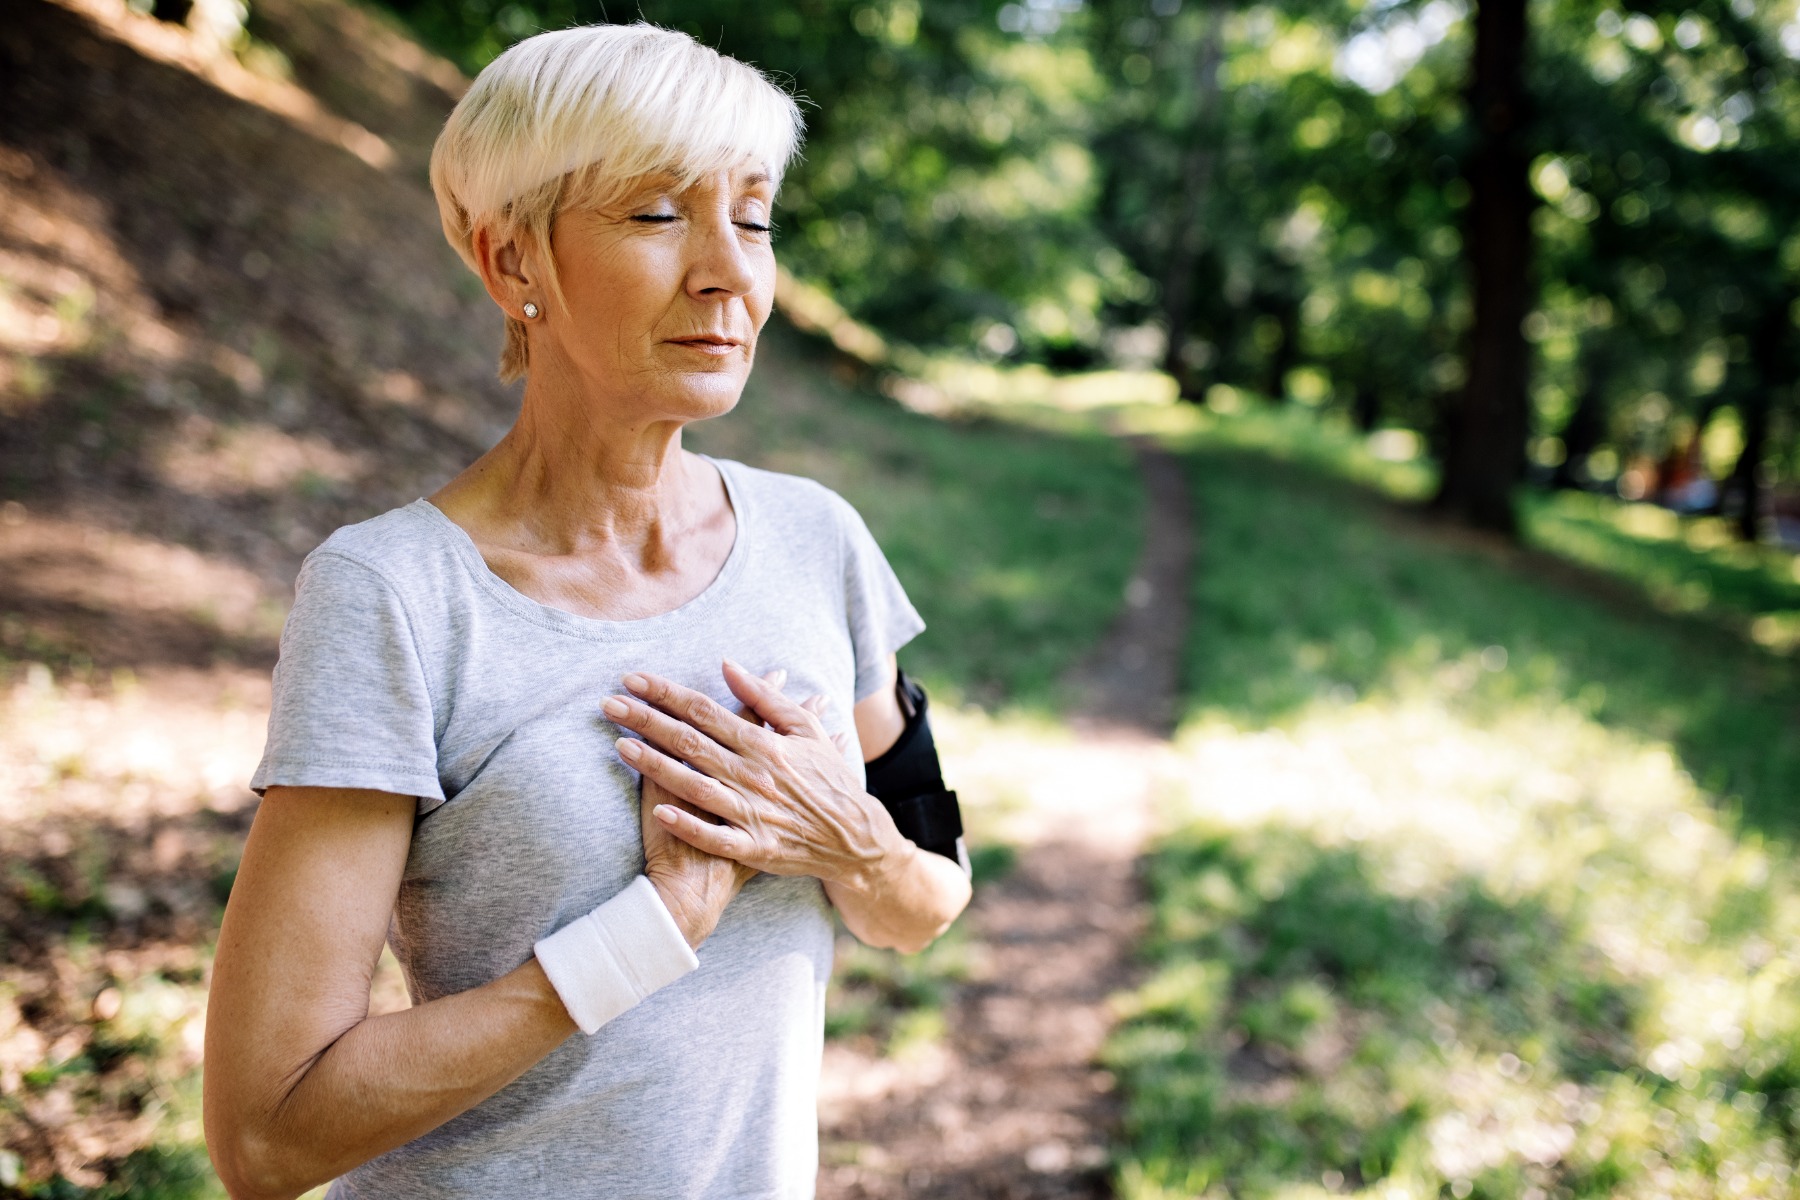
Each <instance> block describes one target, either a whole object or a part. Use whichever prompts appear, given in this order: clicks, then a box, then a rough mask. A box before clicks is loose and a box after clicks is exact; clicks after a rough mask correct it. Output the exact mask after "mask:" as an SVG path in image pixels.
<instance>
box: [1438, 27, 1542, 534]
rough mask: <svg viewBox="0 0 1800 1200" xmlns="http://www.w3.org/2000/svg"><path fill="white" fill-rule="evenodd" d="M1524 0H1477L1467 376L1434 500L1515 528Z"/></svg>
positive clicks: (1524, 377)
mask: <svg viewBox="0 0 1800 1200" xmlns="http://www.w3.org/2000/svg"><path fill="white" fill-rule="evenodd" d="M1525 10H1526V3H1525V0H1479V3H1478V4H1477V6H1476V10H1475V56H1474V64H1473V70H1472V71H1471V72H1470V76H1469V94H1468V113H1469V115H1470V117H1471V119H1472V122H1473V125H1474V136H1475V146H1474V149H1473V151H1472V153H1471V154H1470V155H1469V165H1468V169H1467V172H1466V174H1467V177H1468V180H1469V187H1470V191H1471V193H1472V199H1471V202H1470V204H1469V220H1468V227H1467V230H1466V232H1465V234H1464V242H1463V245H1464V253H1465V254H1466V255H1467V259H1468V267H1469V275H1470V280H1471V284H1472V290H1473V300H1474V317H1475V320H1474V324H1473V325H1472V326H1471V327H1470V330H1469V351H1468V381H1467V383H1465V384H1464V386H1463V391H1462V395H1461V397H1460V398H1459V402H1458V404H1457V406H1456V408H1455V410H1454V412H1453V414H1452V415H1451V418H1450V421H1449V422H1448V426H1449V430H1448V432H1449V447H1448V453H1447V454H1446V456H1445V458H1444V462H1443V477H1442V482H1441V484H1440V486H1439V489H1438V494H1437V498H1436V500H1435V502H1434V503H1435V505H1436V507H1438V508H1440V509H1443V510H1444V511H1446V512H1449V513H1452V514H1454V515H1455V516H1457V517H1460V518H1461V519H1462V520H1464V521H1465V522H1467V523H1468V524H1470V525H1474V526H1476V527H1478V528H1483V529H1492V530H1496V531H1498V532H1501V533H1507V534H1511V533H1513V532H1515V530H1516V527H1517V520H1516V517H1515V515H1514V512H1513V489H1514V488H1515V487H1517V486H1518V484H1519V481H1520V480H1521V479H1522V478H1523V476H1524V473H1525V435H1526V433H1527V431H1528V429H1529V413H1530V401H1529V399H1528V398H1527V388H1528V386H1529V382H1530V378H1529V376H1530V368H1531V354H1530V349H1529V347H1528V346H1527V344H1526V341H1525V332H1524V326H1525V317H1526V314H1527V313H1528V312H1529V311H1530V309H1531V286H1530V272H1531V266H1532V238H1531V209H1532V204H1533V196H1532V192H1531V181H1530V178H1529V175H1528V173H1527V168H1528V166H1529V164H1530V162H1531V151H1530V148H1529V146H1528V144H1527V140H1526V139H1527V127H1528V122H1529V120H1530V112H1529V101H1528V98H1527V95H1526V91H1525V46H1526V18H1525Z"/></svg>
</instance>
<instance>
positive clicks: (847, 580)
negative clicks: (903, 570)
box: [838, 500, 925, 702]
mask: <svg viewBox="0 0 1800 1200" xmlns="http://www.w3.org/2000/svg"><path fill="white" fill-rule="evenodd" d="M838 510H839V522H840V526H841V528H840V529H839V533H838V536H839V539H840V541H841V544H842V546H843V566H844V609H845V613H846V615H847V616H848V618H849V622H850V641H851V645H852V646H854V647H855V650H856V696H855V699H856V700H857V701H858V702H860V701H862V700H864V699H866V698H867V697H869V696H871V695H873V694H874V692H875V689H877V688H879V687H880V686H881V683H882V680H883V679H884V678H885V677H886V664H887V656H888V655H889V654H892V653H893V652H894V651H896V650H898V649H900V647H902V646H904V645H906V643H908V642H910V641H912V640H913V639H914V638H915V637H917V636H918V635H919V634H920V633H921V632H922V631H923V630H924V628H925V621H924V619H923V618H922V617H920V616H919V613H918V610H916V609H915V608H913V606H912V601H910V600H908V599H907V598H906V589H905V588H903V587H901V586H900V580H899V579H898V578H897V577H896V576H895V575H894V569H893V568H892V567H890V566H889V565H888V560H887V556H886V555H884V554H883V553H882V552H881V547H880V546H878V545H876V544H875V537H874V535H873V534H871V533H870V532H869V527H868V526H867V525H865V524H864V523H863V519H862V515H861V514H860V513H858V512H857V511H856V509H854V508H852V507H851V506H850V504H849V503H848V502H847V501H841V500H840V502H839V505H838Z"/></svg>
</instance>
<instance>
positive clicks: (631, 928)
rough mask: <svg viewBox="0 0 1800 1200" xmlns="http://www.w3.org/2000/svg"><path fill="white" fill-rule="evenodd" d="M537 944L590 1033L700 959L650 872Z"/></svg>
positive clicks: (542, 962)
mask: <svg viewBox="0 0 1800 1200" xmlns="http://www.w3.org/2000/svg"><path fill="white" fill-rule="evenodd" d="M535 949H536V951H537V960H538V965H539V966H541V967H543V968H544V974H545V975H548V976H549V977H550V986H551V987H554V988H555V989H556V994H557V995H558V996H560V997H562V1002H563V1007H564V1008H567V1009H568V1010H569V1015H570V1016H571V1017H573V1018H575V1024H577V1025H579V1026H581V1032H583V1033H593V1032H594V1031H595V1030H596V1029H599V1028H600V1027H601V1026H602V1025H604V1024H606V1023H607V1022H608V1021H610V1020H612V1019H613V1018H614V1017H616V1016H618V1015H619V1014H620V1013H622V1012H624V1011H625V1010H626V1009H628V1008H630V1007H631V1006H632V1005H634V1004H636V1003H637V1002H638V1001H639V1000H642V999H643V998H644V997H645V996H648V995H649V994H650V993H651V992H654V991H655V990H656V989H657V988H660V987H664V986H666V985H668V984H671V983H674V982H675V981H676V980H677V979H680V978H681V977H682V976H683V975H686V974H687V973H688V972H689V971H692V970H693V969H694V968H696V967H698V966H699V965H700V960H699V959H698V958H696V957H695V956H694V952H693V950H692V949H691V948H689V946H688V944H687V939H686V938H685V937H683V936H682V935H681V928H680V926H678V925H676V924H675V918H674V917H672V916H670V915H669V910H668V908H667V907H665V906H664V904H663V902H662V897H661V896H660V895H658V894H657V891H656V885H655V884H653V883H651V882H650V880H649V878H648V877H646V876H643V875H639V876H638V877H637V878H636V879H634V880H632V881H631V882H630V883H629V884H628V885H626V888H625V890H624V891H622V892H620V893H619V894H618V895H616V896H614V897H613V898H612V899H611V900H608V901H607V902H606V903H605V904H602V905H601V906H600V907H599V908H596V909H595V910H594V911H593V912H591V913H589V914H588V915H587V916H585V917H577V918H576V919H575V920H573V921H570V922H569V923H568V924H567V925H564V926H563V927H562V928H561V929H559V930H557V931H556V932H555V933H553V934H551V935H550V936H549V937H547V938H545V939H543V940H542V941H540V942H539V943H537V945H536V947H535Z"/></svg>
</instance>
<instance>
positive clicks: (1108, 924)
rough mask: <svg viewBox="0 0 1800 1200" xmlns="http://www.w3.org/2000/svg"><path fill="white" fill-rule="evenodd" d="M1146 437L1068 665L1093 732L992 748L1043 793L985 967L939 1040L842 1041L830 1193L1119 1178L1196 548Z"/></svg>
mask: <svg viewBox="0 0 1800 1200" xmlns="http://www.w3.org/2000/svg"><path fill="white" fill-rule="evenodd" d="M1137 451H1138V456H1139V466H1140V469H1141V471H1142V473H1143V477H1144V481H1145V485H1146V490H1147V492H1148V493H1149V503H1148V516H1147V528H1146V531H1145V532H1146V536H1145V544H1144V550H1143V554H1142V557H1141V558H1140V560H1139V563H1138V568H1137V571H1136V572H1135V573H1134V576H1133V579H1132V581H1131V583H1130V584H1129V586H1128V588H1127V591H1126V607H1125V609H1124V611H1123V613H1122V614H1121V616H1120V618H1119V620H1118V622H1117V624H1116V625H1115V627H1114V628H1113V630H1112V631H1111V632H1110V633H1109V634H1108V636H1107V637H1106V639H1105V640H1104V641H1103V642H1102V644H1101V645H1100V646H1099V647H1098V648H1097V650H1096V651H1095V653H1094V655H1093V656H1092V657H1091V658H1090V659H1089V660H1088V661H1087V662H1085V663H1083V664H1082V665H1081V666H1080V667H1078V668H1077V670H1076V671H1075V672H1073V673H1072V675H1071V678H1070V680H1069V683H1070V684H1071V685H1072V689H1071V690H1072V691H1073V693H1074V694H1075V695H1077V696H1078V697H1080V703H1079V706H1078V708H1079V711H1080V712H1081V713H1082V714H1083V715H1082V716H1081V717H1080V718H1079V719H1077V720H1076V721H1074V722H1072V724H1073V725H1074V726H1075V728H1076V730H1077V733H1078V735H1079V736H1078V737H1077V739H1076V740H1075V741H1074V742H1073V743H1071V744H1067V745H1064V744H1056V745H1052V746H1042V745H1038V746H1031V747H1014V748H1011V749H1010V751H1009V749H1008V748H1007V747H993V748H990V749H989V750H988V751H987V752H990V753H993V754H997V755H1002V756H1008V760H1009V761H1008V762H1007V764H1006V767H1007V769H1008V770H1010V771H1012V772H1015V773H1016V774H1015V775H1014V776H1011V777H1014V778H1016V780H1017V782H1018V783H1019V785H1020V790H1021V791H1022V792H1023V794H1025V795H1026V796H1028V798H1029V802H1028V804H1027V811H1026V812H1024V813H1023V814H1021V816H1022V817H1023V821H1022V822H1021V823H1020V824H1019V825H1018V826H1017V827H1016V828H1018V829H1019V831H1020V833H1021V837H1020V840H1021V843H1022V844H1021V845H1020V848H1019V856H1018V861H1017V864H1016V866H1015V867H1014V868H1013V870H1012V871H1011V872H1010V873H1008V874H1007V876H1006V877H1005V878H1003V879H1001V880H1000V881H999V882H997V883H995V884H993V885H991V886H989V887H986V888H984V889H983V890H982V891H981V893H980V894H979V895H978V896H977V898H976V901H975V904H974V906H973V908H972V909H971V911H970V913H969V914H968V915H967V916H966V917H965V918H964V920H965V921H967V922H968V923H969V927H970V931H971V933H972V934H973V937H974V939H975V940H976V941H977V943H978V944H979V946H980V947H981V950H982V961H983V970H982V971H981V972H980V978H979V980H978V981H977V982H974V983H971V984H969V985H967V986H965V987H964V988H963V989H962V990H961V992H960V994H959V995H958V997H957V999H956V1000H955V1001H954V1002H953V1004H952V1006H951V1011H950V1013H949V1014H948V1028H949V1035H948V1037H946V1038H945V1039H944V1042H943V1043H942V1044H939V1045H936V1046H933V1047H931V1048H930V1049H929V1050H927V1051H925V1052H922V1053H919V1054H916V1055H914V1056H912V1057H910V1058H907V1059H904V1060H899V1061H896V1060H892V1059H882V1058H876V1057H873V1056H871V1055H868V1054H863V1053H858V1052H857V1051H854V1050H851V1049H848V1048H846V1047H844V1046H841V1045H837V1044H834V1045H831V1046H828V1047H827V1049H826V1059H825V1078H824V1087H823V1092H822V1095H821V1101H820V1120H821V1138H822V1147H821V1152H822V1159H823V1162H824V1167H823V1169H822V1170H821V1172H820V1180H819V1184H820V1186H819V1194H820V1196H821V1198H822V1200H848V1198H851V1197H898V1196H907V1197H933V1196H935V1197H957V1198H962V1197H968V1198H970V1200H974V1198H981V1200H1026V1198H1030V1200H1051V1198H1062V1197H1100V1196H1106V1195H1109V1194H1110V1188H1109V1187H1108V1182H1107V1170H1106V1165H1107V1145H1108V1143H1109V1142H1110V1141H1111V1140H1112V1138H1113V1134H1114V1131H1115V1128H1116V1125H1117V1121H1118V1116H1119V1106H1118V1102H1117V1100H1116V1098H1115V1096H1114V1094H1113V1081H1112V1078H1111V1076H1110V1075H1109V1074H1108V1073H1107V1072H1106V1071H1105V1070H1103V1069H1102V1068H1101V1067H1100V1066H1099V1065H1098V1064H1097V1063H1096V1061H1095V1057H1096V1054H1097V1052H1098V1051H1099V1049H1100V1047H1101V1045H1102V1043H1103V1042H1104V1040H1105V1037H1106V1034H1107V1031H1108V1029H1109V1028H1110V1026H1111V1021H1112V1018H1111V1013H1110V1010H1109V1007H1108V997H1109V996H1111V995H1112V994H1113V993H1115V992H1117V991H1119V990H1120V989H1122V988H1124V987H1126V986H1128V985H1129V983H1130V982H1131V978H1132V963H1131V948H1132V946H1133V945H1134V944H1135V942H1136V940H1137V937H1138V934H1139V932H1140V931H1141V928H1142V924H1143V919H1144V913H1143V905H1142V900H1141V896H1140V893H1139V890H1138V887H1137V882H1136V878H1135V872H1134V864H1135V863H1136V860H1137V857H1138V855H1139V853H1140V851H1141V848H1142V845H1143V840H1144V838H1145V836H1146V834H1147V832H1148V829H1149V824H1150V799H1151V795H1152V793H1153V790H1154V788H1155V785H1156V779H1157V776H1158V772H1159V770H1160V769H1161V764H1162V762H1163V759H1164V756H1165V754H1166V753H1167V743H1166V741H1165V738H1166V736H1167V734H1168V732H1169V730H1170V729H1171V727H1172V725H1173V721H1174V716H1175V703H1176V696H1177V692H1176V688H1177V685H1178V681H1179V675H1178V672H1179V664H1180V655H1181V648H1182V643H1183V639H1184V635H1185V629H1186V607H1187V606H1186V597H1187V588H1188V586H1189V577H1190V563H1191V555H1192V547H1193V534H1192V528H1191V526H1192V521H1191V517H1190V514H1189V505H1188V496H1187V489H1186V485H1185V482H1184V480H1183V478H1182V473H1181V467H1180V465H1179V463H1178V462H1177V461H1176V460H1175V459H1174V458H1173V457H1172V456H1170V455H1169V454H1167V453H1166V452H1164V451H1161V450H1159V449H1157V448H1156V447H1154V446H1152V445H1149V444H1147V443H1143V442H1139V443H1137ZM986 765H987V767H988V769H989V770H992V769H993V768H994V764H992V763H989V764H986ZM954 767H955V764H954V763H952V768H953V769H954Z"/></svg>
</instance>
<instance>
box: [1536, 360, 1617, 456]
mask: <svg viewBox="0 0 1800 1200" xmlns="http://www.w3.org/2000/svg"><path fill="white" fill-rule="evenodd" d="M1582 357H1583V358H1584V359H1585V360H1586V361H1585V362H1584V363H1583V366H1584V367H1586V370H1585V371H1584V372H1583V374H1585V375H1586V376H1587V378H1586V379H1585V380H1584V381H1583V383H1582V387H1581V399H1579V400H1577V401H1576V402H1575V411H1574V412H1572V413H1570V414H1569V422H1568V424H1566V425H1564V426H1563V431H1562V443H1563V460H1562V462H1560V463H1558V464H1557V467H1556V474H1555V475H1554V476H1553V477H1552V478H1551V480H1550V486H1551V487H1559V488H1575V487H1581V486H1582V485H1583V484H1585V483H1586V482H1587V474H1586V472H1585V471H1581V470H1580V468H1581V467H1583V466H1584V465H1586V463H1587V459H1588V455H1590V454H1592V453H1593V452H1594V451H1595V450H1598V449H1599V448H1600V443H1601V442H1603V441H1604V440H1606V384H1607V379H1608V377H1609V375H1610V374H1611V367H1612V363H1611V355H1610V352H1609V351H1607V350H1605V349H1601V348H1596V347H1595V346H1594V345H1593V344H1592V343H1591V342H1590V343H1589V345H1588V346H1587V347H1586V348H1585V353H1584V354H1583V356H1582Z"/></svg>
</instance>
